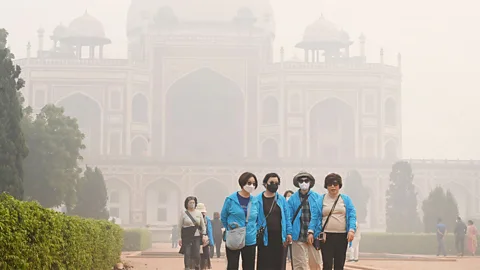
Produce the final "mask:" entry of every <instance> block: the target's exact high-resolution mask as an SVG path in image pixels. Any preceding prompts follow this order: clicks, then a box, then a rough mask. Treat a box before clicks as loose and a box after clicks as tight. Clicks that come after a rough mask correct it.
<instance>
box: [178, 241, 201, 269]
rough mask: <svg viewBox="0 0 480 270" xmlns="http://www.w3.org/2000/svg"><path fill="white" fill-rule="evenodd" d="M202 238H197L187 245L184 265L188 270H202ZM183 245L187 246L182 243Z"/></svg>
mask: <svg viewBox="0 0 480 270" xmlns="http://www.w3.org/2000/svg"><path fill="white" fill-rule="evenodd" d="M200 240H201V237H200V236H196V237H195V238H194V239H193V241H191V242H190V243H187V244H186V246H185V247H184V248H185V249H184V252H185V253H184V255H183V264H184V265H185V268H187V269H199V268H200V243H201V241H200ZM182 245H185V244H184V243H182Z"/></svg>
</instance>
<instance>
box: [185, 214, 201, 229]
mask: <svg viewBox="0 0 480 270" xmlns="http://www.w3.org/2000/svg"><path fill="white" fill-rule="evenodd" d="M185 214H187V216H188V217H189V218H190V220H192V222H193V225H195V227H197V230H198V231H199V232H200V225H199V224H198V223H197V221H196V220H195V219H194V218H193V217H192V215H191V214H190V212H188V211H185Z"/></svg>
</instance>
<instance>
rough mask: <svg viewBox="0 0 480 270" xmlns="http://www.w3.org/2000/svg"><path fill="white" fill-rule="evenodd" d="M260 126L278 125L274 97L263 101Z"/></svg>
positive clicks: (276, 102)
mask: <svg viewBox="0 0 480 270" xmlns="http://www.w3.org/2000/svg"><path fill="white" fill-rule="evenodd" d="M262 112H263V113H262V124H266V125H274V124H278V101H277V99H276V98H274V97H268V98H266V99H265V100H264V101H263V107H262Z"/></svg>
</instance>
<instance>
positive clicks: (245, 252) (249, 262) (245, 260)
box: [227, 246, 257, 270]
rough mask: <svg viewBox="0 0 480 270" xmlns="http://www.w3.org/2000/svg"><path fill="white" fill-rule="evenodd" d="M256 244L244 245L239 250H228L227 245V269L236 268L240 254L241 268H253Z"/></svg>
mask: <svg viewBox="0 0 480 270" xmlns="http://www.w3.org/2000/svg"><path fill="white" fill-rule="evenodd" d="M256 251H257V246H245V247H244V248H242V249H240V250H230V249H228V247H227V270H238V267H239V259H240V254H241V255H242V269H243V270H255V255H256Z"/></svg>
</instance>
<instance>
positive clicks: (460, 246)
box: [455, 235, 465, 255]
mask: <svg viewBox="0 0 480 270" xmlns="http://www.w3.org/2000/svg"><path fill="white" fill-rule="evenodd" d="M455 247H456V248H457V253H459V254H462V255H463V253H464V252H465V236H463V235H457V236H455Z"/></svg>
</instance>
